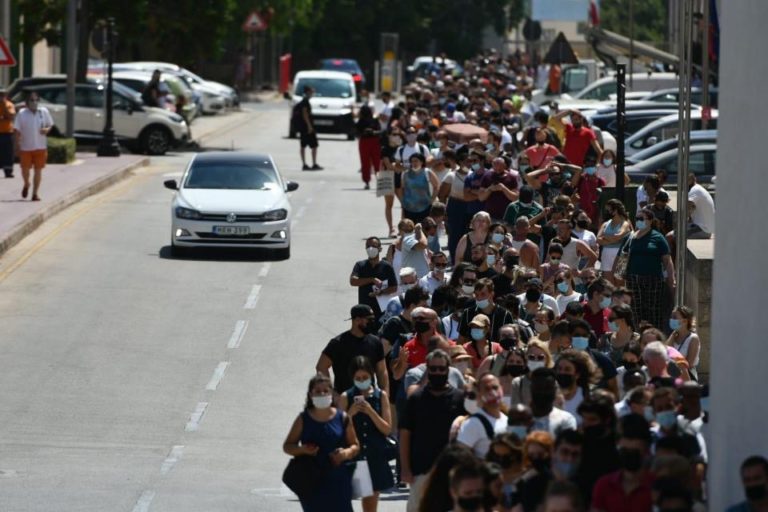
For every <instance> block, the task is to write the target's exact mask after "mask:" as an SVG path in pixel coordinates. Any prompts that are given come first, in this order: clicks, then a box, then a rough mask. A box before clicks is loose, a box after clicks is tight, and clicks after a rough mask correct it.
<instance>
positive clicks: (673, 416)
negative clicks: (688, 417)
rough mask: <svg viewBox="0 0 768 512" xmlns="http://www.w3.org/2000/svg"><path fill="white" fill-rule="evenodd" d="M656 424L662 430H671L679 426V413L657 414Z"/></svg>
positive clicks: (664, 412)
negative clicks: (676, 425)
mask: <svg viewBox="0 0 768 512" xmlns="http://www.w3.org/2000/svg"><path fill="white" fill-rule="evenodd" d="M656 422H657V423H658V424H659V426H660V427H661V428H666V429H670V428H672V427H674V426H675V424H677V413H676V412H675V411H663V412H657V413H656Z"/></svg>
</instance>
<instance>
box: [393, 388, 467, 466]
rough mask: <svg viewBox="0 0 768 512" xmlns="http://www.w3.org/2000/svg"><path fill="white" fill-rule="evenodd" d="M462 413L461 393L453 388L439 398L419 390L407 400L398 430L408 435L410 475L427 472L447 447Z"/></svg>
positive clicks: (462, 400) (462, 396) (424, 389)
mask: <svg viewBox="0 0 768 512" xmlns="http://www.w3.org/2000/svg"><path fill="white" fill-rule="evenodd" d="M462 414H466V412H465V411H464V392H463V391H459V390H458V389H456V388H454V387H452V386H451V387H449V391H447V392H445V393H442V394H440V395H433V394H432V393H431V392H430V391H429V389H428V388H422V389H419V390H418V391H416V392H415V393H413V394H412V395H411V396H409V397H408V401H407V402H406V404H405V410H404V411H403V414H402V416H400V428H404V429H406V430H409V431H410V432H411V472H412V473H413V474H414V475H423V474H426V473H427V472H429V470H430V468H431V467H432V464H433V463H434V462H435V459H437V456H438V455H440V452H442V451H443V449H444V448H445V447H446V446H447V445H448V435H449V433H450V430H451V424H453V420H455V419H456V418H457V417H458V416H461V415H462Z"/></svg>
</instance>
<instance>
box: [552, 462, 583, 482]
mask: <svg viewBox="0 0 768 512" xmlns="http://www.w3.org/2000/svg"><path fill="white" fill-rule="evenodd" d="M552 467H553V469H554V470H555V471H557V472H558V473H560V474H561V475H562V476H564V477H565V478H570V477H572V476H573V475H574V474H576V469H577V466H576V464H574V463H573V462H565V461H562V460H555V461H552Z"/></svg>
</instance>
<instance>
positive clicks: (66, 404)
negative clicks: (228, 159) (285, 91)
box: [0, 102, 404, 512]
mask: <svg viewBox="0 0 768 512" xmlns="http://www.w3.org/2000/svg"><path fill="white" fill-rule="evenodd" d="M247 107H248V108H252V109H253V110H254V113H253V114H252V115H250V116H248V117H247V121H246V122H244V123H243V124H242V125H241V126H239V127H237V128H235V129H232V130H230V131H227V132H222V133H221V134H219V135H218V136H216V137H212V138H210V139H209V140H208V143H207V145H208V146H209V147H211V148H222V149H232V148H235V149H244V150H260V151H269V152H271V153H272V155H273V156H274V158H275V160H276V162H277V163H278V165H279V166H280V168H281V170H282V172H283V174H284V175H285V176H286V177H287V178H288V179H292V180H295V181H297V182H299V184H300V188H299V190H298V191H296V192H294V193H293V194H292V203H293V205H294V212H295V221H294V222H295V225H294V229H293V247H292V257H291V259H290V260H288V261H270V259H269V257H268V255H263V254H255V255H254V254H248V255H245V256H244V255H242V254H241V253H205V254H199V255H197V256H195V257H191V258H188V259H183V260H175V259H171V258H170V256H169V252H170V251H169V248H168V242H169V235H170V218H169V217H170V215H169V205H170V199H171V192H170V191H168V190H166V189H164V188H163V187H162V182H163V180H166V179H169V178H170V177H178V176H180V174H181V171H182V169H183V167H184V165H185V163H186V162H187V161H188V159H189V158H190V157H191V154H189V153H186V154H185V153H179V154H174V155H168V156H166V157H163V158H157V159H153V165H152V166H150V167H148V168H145V169H142V170H141V171H138V173H137V174H136V175H135V176H134V177H132V178H130V179H129V180H127V181H125V182H123V183H121V184H119V185H117V186H115V187H113V188H111V189H108V190H107V191H105V192H104V193H101V194H99V195H96V196H94V197H92V198H89V199H87V200H85V201H84V202H82V203H79V204H78V205H76V206H74V207H73V208H70V209H69V210H67V211H65V212H63V213H62V214H60V215H59V216H57V217H55V218H53V219H51V220H50V221H49V222H47V223H46V224H45V225H44V227H43V228H41V229H40V230H38V231H37V232H35V233H34V234H33V235H31V236H30V237H28V238H27V239H25V240H24V241H23V242H22V243H21V244H19V245H18V246H16V247H15V248H14V249H12V250H11V251H9V252H8V253H7V254H6V255H5V256H4V257H3V258H2V260H0V322H1V323H0V325H1V327H0V350H1V351H2V358H0V389H2V390H3V391H2V407H0V502H1V503H2V505H0V509H2V510H3V511H7V512H16V511H24V512H31V511H40V512H43V511H45V512H50V511H52V510H57V511H99V512H103V511H110V512H111V511H135V512H146V511H151V512H179V511H184V512H195V511H200V512H211V511H224V510H226V511H246V510H247V511H253V510H270V511H274V512H281V511H295V510H300V507H299V505H298V502H297V501H296V500H295V498H294V497H292V495H291V494H290V493H289V492H287V490H286V489H285V488H283V487H282V484H281V481H280V477H281V474H282V470H283V468H284V466H285V464H286V463H287V460H288V459H287V457H286V456H285V455H284V454H283V453H282V441H283V439H284V437H285V435H286V433H287V431H288V428H289V426H290V424H291V422H292V421H293V419H294V418H295V416H296V414H297V413H298V412H299V411H300V409H301V407H302V405H303V399H304V395H305V392H306V384H307V381H308V379H309V378H310V376H311V375H312V374H313V373H314V364H315V361H316V359H317V356H318V355H319V353H320V351H321V349H322V348H323V347H324V345H325V343H327V341H328V339H330V338H331V337H332V336H334V335H336V334H337V333H339V332H342V331H343V330H345V329H347V328H348V322H346V321H345V319H346V318H348V316H349V315H348V313H349V308H350V307H351V306H352V305H354V303H355V302H356V297H357V295H356V290H355V289H353V288H351V287H350V286H349V285H348V276H349V272H350V271H351V269H352V266H353V264H354V261H355V260H357V259H362V258H364V257H365V251H364V242H363V240H364V238H365V237H366V236H369V235H372V234H376V235H380V236H382V235H385V234H386V223H385V222H384V218H383V211H382V210H383V201H381V200H379V199H377V198H376V197H375V193H374V192H373V191H364V190H363V189H362V181H361V180H360V175H359V174H358V173H357V169H358V157H357V146H356V143H355V142H348V141H346V140H345V139H344V138H342V137H341V136H338V137H337V136H327V137H325V136H324V137H322V139H321V146H320V158H319V161H320V163H321V165H324V166H325V167H326V170H325V171H322V172H302V171H301V170H300V168H301V166H300V160H299V158H298V142H297V141H295V140H288V139H285V138H284V137H285V133H286V131H287V125H288V110H289V107H288V106H287V104H286V103H277V102H275V103H264V104H252V105H248V106H247ZM402 499H403V496H399V495H389V496H385V497H384V500H385V502H384V503H383V504H382V506H381V507H380V510H384V511H390V510H391V511H394V510H404V502H403V501H402ZM355 508H356V510H360V509H361V508H360V503H359V502H357V503H356V504H355Z"/></svg>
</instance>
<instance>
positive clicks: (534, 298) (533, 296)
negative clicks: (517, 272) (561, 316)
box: [525, 288, 541, 302]
mask: <svg viewBox="0 0 768 512" xmlns="http://www.w3.org/2000/svg"><path fill="white" fill-rule="evenodd" d="M540 298H541V292H540V291H539V290H537V289H535V288H534V289H531V290H528V291H527V292H525V300H526V301H527V302H539V299H540Z"/></svg>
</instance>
